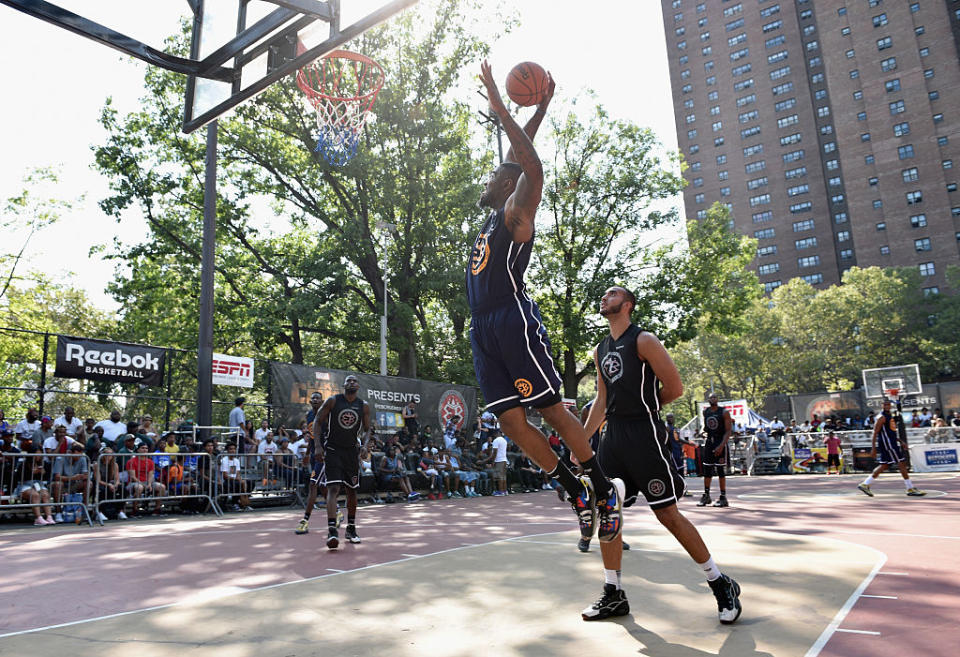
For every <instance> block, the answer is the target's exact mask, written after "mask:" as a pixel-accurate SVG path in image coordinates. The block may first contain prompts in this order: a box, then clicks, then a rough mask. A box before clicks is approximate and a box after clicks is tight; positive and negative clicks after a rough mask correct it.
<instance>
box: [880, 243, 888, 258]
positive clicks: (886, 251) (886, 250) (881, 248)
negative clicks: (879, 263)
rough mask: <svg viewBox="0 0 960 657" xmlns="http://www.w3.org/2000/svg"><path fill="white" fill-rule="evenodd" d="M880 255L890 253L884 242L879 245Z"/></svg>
mask: <svg viewBox="0 0 960 657" xmlns="http://www.w3.org/2000/svg"><path fill="white" fill-rule="evenodd" d="M880 255H890V247H889V246H887V245H886V244H884V245H883V246H881V247H880Z"/></svg>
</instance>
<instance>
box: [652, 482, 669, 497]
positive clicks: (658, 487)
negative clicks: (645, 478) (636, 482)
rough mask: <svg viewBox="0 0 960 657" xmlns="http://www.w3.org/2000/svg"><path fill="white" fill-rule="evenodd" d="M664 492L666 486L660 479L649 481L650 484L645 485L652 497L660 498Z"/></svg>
mask: <svg viewBox="0 0 960 657" xmlns="http://www.w3.org/2000/svg"><path fill="white" fill-rule="evenodd" d="M665 490H667V485H666V484H665V483H663V481H661V480H660V479H651V480H650V483H649V484H647V491H649V493H650V494H651V495H652V496H653V497H660V496H661V495H663V492H664V491H665Z"/></svg>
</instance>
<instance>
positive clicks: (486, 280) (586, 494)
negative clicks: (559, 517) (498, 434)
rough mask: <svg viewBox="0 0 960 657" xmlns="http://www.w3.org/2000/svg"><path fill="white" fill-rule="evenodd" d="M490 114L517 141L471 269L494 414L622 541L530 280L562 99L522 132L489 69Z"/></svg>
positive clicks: (485, 198)
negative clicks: (568, 461) (578, 473)
mask: <svg viewBox="0 0 960 657" xmlns="http://www.w3.org/2000/svg"><path fill="white" fill-rule="evenodd" d="M481 72H482V79H483V84H484V86H485V87H486V90H487V98H488V99H489V101H490V109H491V110H492V111H493V112H495V113H496V114H497V116H498V117H499V120H500V124H501V126H502V127H503V129H504V131H505V132H506V133H507V137H508V138H509V140H510V150H509V151H508V152H507V156H506V158H505V160H504V161H503V163H502V164H500V166H498V167H497V168H496V169H495V170H494V171H493V173H491V174H490V176H489V178H488V180H487V184H486V187H485V188H484V190H483V194H482V195H481V197H480V201H479V205H480V206H481V207H486V208H490V210H491V212H490V213H489V215H488V216H487V219H486V221H485V222H484V223H483V226H482V227H481V229H480V233H479V234H478V235H477V239H476V241H475V242H474V245H473V250H472V252H471V254H470V259H469V260H468V262H467V275H466V277H467V300H468V302H469V304H470V312H471V315H472V318H471V321H470V346H471V347H472V349H473V365H474V369H475V370H476V374H477V381H478V383H479V384H480V389H481V390H482V391H483V395H484V397H485V398H486V400H487V410H489V411H491V412H493V413H495V414H496V415H497V416H498V417H499V419H500V427H501V429H502V430H503V432H504V433H505V434H506V435H508V436H510V438H511V439H512V440H513V441H514V442H516V443H517V444H518V445H519V446H520V448H521V449H522V450H523V451H524V452H525V453H526V454H527V456H529V457H530V458H531V459H532V460H533V461H534V462H535V463H536V464H537V465H539V466H540V467H541V468H542V469H543V470H544V471H545V472H546V473H547V474H549V475H550V476H551V477H554V478H556V479H557V481H559V483H560V485H561V486H562V487H563V488H564V490H565V491H566V492H567V494H568V495H569V497H570V499H571V502H572V504H573V507H574V510H575V511H576V512H577V515H578V517H579V520H580V533H581V535H582V536H585V537H590V536H592V535H593V530H594V526H595V523H596V515H597V513H598V512H599V515H600V522H599V533H598V536H599V538H600V540H601V541H606V540H612V539H613V537H614V536H617V535H619V533H620V530H621V528H622V527H621V526H622V519H621V515H620V499H619V497H618V496H617V494H616V490H615V489H614V487H613V486H612V485H611V484H610V481H609V480H608V479H607V478H606V477H605V476H604V474H603V472H602V471H601V470H600V467H599V466H598V465H597V461H596V457H595V455H594V453H593V450H592V449H590V445H589V443H588V442H587V434H586V433H584V429H583V426H582V425H581V424H580V423H579V422H578V421H577V418H576V417H575V416H574V415H573V414H572V413H570V411H568V410H567V409H566V408H565V407H564V406H563V404H561V403H560V400H561V396H560V387H561V381H560V376H559V375H558V374H557V371H556V369H555V368H554V366H553V358H552V357H551V356H550V339H549V338H548V337H547V332H546V329H545V328H544V326H543V321H542V320H541V318H540V311H539V309H538V308H537V304H536V303H534V302H533V300H532V299H531V298H530V297H529V296H528V295H527V293H526V286H525V284H524V282H523V274H524V271H525V270H526V268H527V263H529V261H530V252H531V250H532V249H533V239H534V232H535V231H534V218H535V216H536V213H537V206H539V204H540V197H541V193H542V191H543V165H542V164H541V162H540V158H539V156H538V155H537V151H536V150H535V149H534V147H533V142H532V141H531V140H532V139H533V137H534V136H535V135H536V133H537V129H538V128H539V127H540V123H541V122H542V121H543V117H544V115H545V114H546V111H547V106H548V105H549V103H550V99H551V98H552V97H553V91H554V87H555V85H554V82H553V79H552V78H550V77H549V76H548V90H547V92H546V94H545V95H544V97H543V99H542V100H541V102H540V104H539V105H538V106H537V109H536V112H535V113H534V115H533V117H532V118H531V119H530V120H529V121H528V122H527V124H526V126H525V127H524V128H523V129H521V128H520V126H519V125H518V124H517V122H516V121H515V120H514V118H513V117H512V116H511V115H510V113H509V112H508V111H507V108H506V106H505V105H504V104H503V99H502V98H501V97H500V91H499V90H498V89H497V84H496V82H494V80H493V73H492V71H491V70H490V65H489V64H488V63H487V62H486V61H484V62H483V64H482V65H481ZM527 406H533V407H534V408H537V409H539V410H540V413H541V414H542V415H543V418H544V420H546V421H547V422H548V423H549V424H550V426H552V427H553V428H554V429H556V430H557V432H558V433H559V434H560V436H561V438H562V439H563V441H564V442H565V443H566V444H567V446H568V447H569V448H570V449H571V450H572V451H573V453H574V454H575V455H576V457H577V459H578V460H579V461H580V463H581V464H582V465H583V468H584V472H585V474H586V475H587V478H582V479H577V477H575V476H574V474H573V473H572V472H571V471H570V469H569V468H568V467H567V466H566V465H565V464H564V463H563V462H561V461H560V460H559V459H558V458H557V455H556V453H554V451H553V450H552V449H551V448H550V444H549V443H548V442H547V439H546V438H545V437H544V435H543V434H542V433H541V432H540V431H539V430H538V429H537V428H536V427H534V426H533V425H531V424H530V423H528V422H527V418H526V411H525V408H526V407H527Z"/></svg>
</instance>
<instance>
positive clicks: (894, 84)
mask: <svg viewBox="0 0 960 657" xmlns="http://www.w3.org/2000/svg"><path fill="white" fill-rule="evenodd" d="M883 88H884V89H886V90H887V93H888V94H889V93H891V92H894V91H900V78H894V79H893V80H887V81H886V82H884V83H883Z"/></svg>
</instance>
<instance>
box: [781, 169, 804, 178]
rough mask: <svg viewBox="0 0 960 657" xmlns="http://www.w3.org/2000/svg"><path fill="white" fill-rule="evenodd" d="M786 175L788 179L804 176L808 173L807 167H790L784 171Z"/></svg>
mask: <svg viewBox="0 0 960 657" xmlns="http://www.w3.org/2000/svg"><path fill="white" fill-rule="evenodd" d="M783 175H784V177H785V178H786V179H787V180H792V179H794V178H802V177H803V176H805V175H807V167H797V168H795V169H788V170H787V171H784V172H783Z"/></svg>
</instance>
